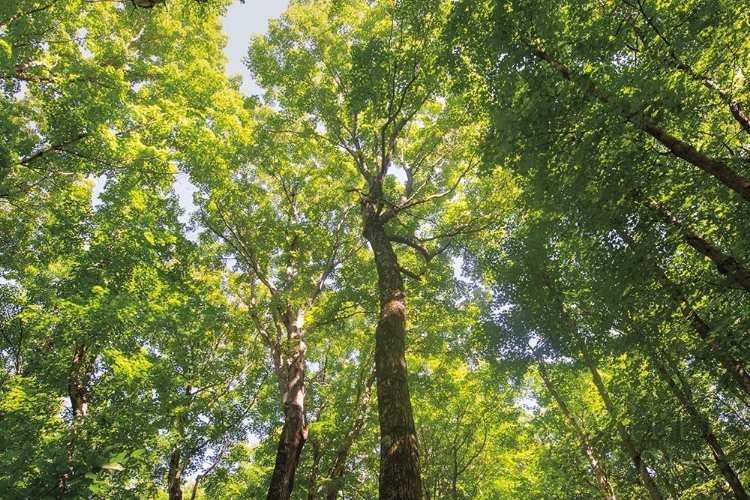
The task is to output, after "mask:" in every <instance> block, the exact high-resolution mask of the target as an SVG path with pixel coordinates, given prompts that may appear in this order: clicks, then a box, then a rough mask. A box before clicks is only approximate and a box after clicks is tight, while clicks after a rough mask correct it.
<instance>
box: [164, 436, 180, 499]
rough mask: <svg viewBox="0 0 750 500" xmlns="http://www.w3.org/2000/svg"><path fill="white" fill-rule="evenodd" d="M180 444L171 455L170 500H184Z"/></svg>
mask: <svg viewBox="0 0 750 500" xmlns="http://www.w3.org/2000/svg"><path fill="white" fill-rule="evenodd" d="M181 451H182V450H181V449H180V447H179V446H177V447H175V449H174V450H172V454H171V455H169V472H168V473H167V493H168V494H169V500H182V467H181V465H182V464H181V463H180V458H181V457H180V454H181Z"/></svg>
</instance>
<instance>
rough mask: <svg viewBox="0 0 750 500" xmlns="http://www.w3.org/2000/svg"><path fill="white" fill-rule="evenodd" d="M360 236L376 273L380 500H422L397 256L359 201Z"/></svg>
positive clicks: (366, 204) (373, 212) (374, 218)
mask: <svg viewBox="0 0 750 500" xmlns="http://www.w3.org/2000/svg"><path fill="white" fill-rule="evenodd" d="M362 218H363V222H364V236H365V238H366V239H367V241H368V242H369V243H370V246H371V247H372V251H373V254H374V257H375V265H376V267H377V271H378V289H379V292H380V317H379V320H378V326H377V328H376V329H375V370H376V374H377V395H378V413H379V416H380V480H379V498H380V500H422V480H421V477H420V464H419V451H418V447H417V433H416V429H415V426H414V416H413V413H412V407H411V400H410V398H409V384H408V380H407V370H406V296H405V293H404V283H403V279H402V277H401V270H400V267H399V263H398V258H397V257H396V253H395V252H394V251H393V247H392V246H391V242H390V241H389V240H388V236H387V234H386V232H385V228H384V227H383V225H382V223H381V222H380V219H379V215H378V213H377V211H376V209H375V208H374V207H373V206H372V205H371V204H370V203H369V202H368V201H365V202H363V211H362Z"/></svg>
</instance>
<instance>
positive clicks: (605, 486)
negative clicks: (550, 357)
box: [537, 358, 616, 500]
mask: <svg viewBox="0 0 750 500" xmlns="http://www.w3.org/2000/svg"><path fill="white" fill-rule="evenodd" d="M537 364H538V365H539V374H540V375H541V377H542V381H543V382H544V385H545V386H546V387H547V390H548V391H549V392H550V394H552V397H553V398H554V399H555V401H556V402H557V405H558V406H559V407H560V410H562V412H563V415H565V418H566V419H567V421H568V423H569V424H570V427H571V428H572V429H573V432H574V433H575V434H576V436H578V439H580V441H581V443H582V444H583V446H584V448H585V451H586V458H587V459H588V461H589V464H590V465H591V469H592V470H593V471H594V476H595V477H596V483H597V485H598V486H599V491H600V492H601V494H602V496H603V497H604V498H605V499H606V500H616V498H615V490H614V488H612V484H611V483H610V482H609V479H608V478H607V474H606V473H605V472H604V469H602V467H601V463H600V462H599V459H598V458H597V457H596V453H595V451H594V447H593V446H591V442H590V441H589V439H588V437H587V436H586V434H585V433H584V432H583V429H581V426H580V425H578V421H577V420H576V419H575V417H574V416H573V413H572V412H571V411H570V409H569V408H568V405H567V403H565V400H564V399H563V398H562V396H561V395H560V393H559V392H557V389H555V386H554V385H552V381H551V380H550V378H549V375H548V374H547V367H546V366H545V364H544V361H543V360H542V359H541V358H538V359H537Z"/></svg>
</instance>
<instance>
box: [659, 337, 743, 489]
mask: <svg viewBox="0 0 750 500" xmlns="http://www.w3.org/2000/svg"><path fill="white" fill-rule="evenodd" d="M649 354H650V355H651V359H652V360H653V361H654V366H655V367H656V369H657V371H658V372H659V374H660V375H661V376H662V379H663V380H664V382H666V384H667V386H668V387H669V390H670V391H672V394H674V396H675V397H676V398H677V400H678V401H679V402H680V405H681V406H682V408H683V409H684V410H685V413H687V415H688V417H690V421H691V422H692V423H693V425H695V427H696V428H697V429H698V432H699V433H700V435H701V437H702V438H703V440H704V441H705V442H706V444H707V445H708V448H709V449H710V450H711V454H712V455H713V457H714V460H715V461H716V466H717V467H718V468H719V470H720V471H721V474H722V475H723V476H724V479H726V481H727V483H729V487H730V488H732V492H733V493H734V497H735V498H736V499H737V500H748V496H747V492H745V488H744V486H743V485H742V483H741V482H740V479H739V477H737V474H736V473H735V472H734V469H733V468H732V466H731V465H730V463H729V461H728V460H727V456H726V454H725V453H724V449H723V448H722V447H721V444H720V443H719V440H718V439H717V438H716V435H715V434H714V433H713V431H712V430H711V425H710V424H709V422H708V419H707V418H706V417H705V415H703V414H702V413H701V412H700V410H699V409H698V408H697V407H696V406H695V405H694V404H693V402H692V398H691V396H690V394H685V393H684V392H683V391H682V389H680V387H678V386H677V383H676V382H675V381H674V379H673V378H672V376H671V375H670V374H669V373H668V372H667V369H666V368H665V366H664V364H663V363H661V361H659V358H658V356H657V355H656V353H655V352H651V353H649Z"/></svg>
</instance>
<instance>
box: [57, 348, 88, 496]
mask: <svg viewBox="0 0 750 500" xmlns="http://www.w3.org/2000/svg"><path fill="white" fill-rule="evenodd" d="M96 358H97V355H96V354H92V355H89V354H88V353H87V350H86V346H85V345H83V344H81V345H78V346H76V348H75V351H74V353H73V362H72V363H71V367H70V373H68V399H69V400H70V408H71V410H72V411H73V421H72V424H71V427H70V433H71V435H70V441H68V443H67V445H66V450H65V454H66V456H67V461H68V463H69V464H70V463H71V462H72V461H73V454H74V453H75V449H76V441H77V440H78V438H79V437H80V433H81V430H80V426H81V424H82V423H83V421H84V420H85V419H86V416H87V415H88V411H89V397H90V393H89V384H90V383H91V377H92V376H93V374H94V367H95V365H96ZM72 476H73V469H72V468H71V467H68V470H67V472H63V473H61V474H58V476H57V489H58V490H59V491H60V492H61V493H65V492H67V491H68V480H69V479H70V478H71V477H72Z"/></svg>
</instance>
